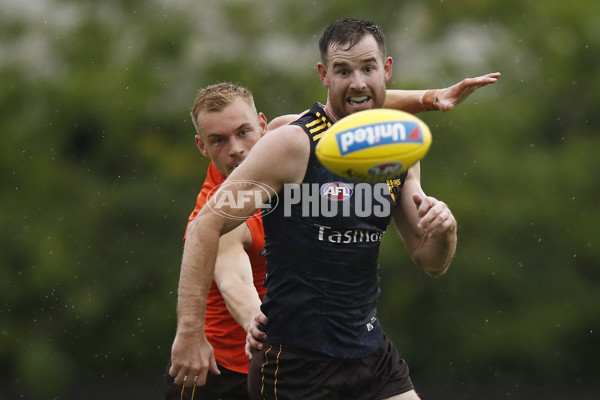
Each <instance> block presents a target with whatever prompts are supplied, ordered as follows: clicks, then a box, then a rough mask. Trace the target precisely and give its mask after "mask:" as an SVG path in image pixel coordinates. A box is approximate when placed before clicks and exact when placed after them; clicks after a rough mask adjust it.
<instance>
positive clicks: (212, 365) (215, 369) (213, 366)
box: [210, 357, 221, 375]
mask: <svg viewBox="0 0 600 400" xmlns="http://www.w3.org/2000/svg"><path fill="white" fill-rule="evenodd" d="M210 372H212V373H213V374H215V375H221V371H219V366H218V365H217V361H216V360H215V358H214V357H211V358H210Z"/></svg>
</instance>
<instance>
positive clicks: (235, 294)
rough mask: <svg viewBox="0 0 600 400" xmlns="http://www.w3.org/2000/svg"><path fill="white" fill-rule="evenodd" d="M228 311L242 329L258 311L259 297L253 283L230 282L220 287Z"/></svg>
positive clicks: (246, 327)
mask: <svg viewBox="0 0 600 400" xmlns="http://www.w3.org/2000/svg"><path fill="white" fill-rule="evenodd" d="M220 291H221V295H222V296H223V299H225V304H226V305H227V309H228V310H229V313H230V314H231V315H232V316H233V318H234V319H235V321H236V322H237V323H238V324H239V325H240V326H241V327H242V328H244V330H248V326H249V325H250V322H251V321H252V319H253V318H254V317H255V316H256V315H258V314H259V313H260V304H261V302H260V298H259V297H258V293H257V292H256V289H255V287H254V285H253V284H243V283H239V284H231V285H227V286H225V287H221V288H220Z"/></svg>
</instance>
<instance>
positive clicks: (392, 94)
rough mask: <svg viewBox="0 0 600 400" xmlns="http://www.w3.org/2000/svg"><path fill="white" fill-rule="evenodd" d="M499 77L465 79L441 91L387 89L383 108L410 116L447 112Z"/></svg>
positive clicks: (494, 73)
mask: <svg viewBox="0 0 600 400" xmlns="http://www.w3.org/2000/svg"><path fill="white" fill-rule="evenodd" d="M499 77H500V73H499V72H493V73H490V74H486V75H482V76H478V77H476V78H465V79H463V80H462V81H460V82H458V83H456V84H454V85H452V86H450V87H447V88H443V89H428V90H398V89H388V91H387V96H386V100H385V104H384V107H385V108H393V109H396V110H402V111H406V112H408V113H411V114H417V113H420V112H423V111H436V110H440V111H449V110H451V109H453V108H454V107H455V106H456V105H457V104H460V103H462V102H463V101H465V99H466V98H467V97H469V95H470V94H471V93H473V92H474V91H475V90H477V89H479V88H481V87H484V86H487V85H490V84H492V83H495V82H496V81H497V80H498V78H499Z"/></svg>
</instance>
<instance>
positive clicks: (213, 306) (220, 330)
mask: <svg viewBox="0 0 600 400" xmlns="http://www.w3.org/2000/svg"><path fill="white" fill-rule="evenodd" d="M224 181H225V177H224V176H223V175H221V173H220V172H219V171H217V169H216V168H215V166H214V165H213V163H212V162H211V163H210V165H209V166H208V171H207V173H206V180H205V181H204V184H203V185H202V189H201V190H200V193H199V194H198V199H197V201H196V208H195V209H194V211H193V212H192V214H191V215H190V217H189V220H188V226H189V223H190V222H191V221H193V220H194V218H196V216H197V215H198V213H199V212H200V209H202V207H203V206H204V204H206V201H207V200H208V199H209V197H210V196H211V195H212V194H214V193H215V192H216V189H215V188H216V187H217V186H219V185H220V184H221V183H223V182H224ZM213 189H215V190H214V191H212V190H213ZM211 191H212V192H211ZM246 225H247V226H248V229H250V233H251V234H252V245H251V246H250V248H249V249H247V250H246V253H247V254H248V258H249V259H250V263H251V265H252V275H253V277H254V286H255V287H256V290H257V292H258V295H259V297H260V299H261V301H262V299H263V296H264V294H265V292H266V288H264V287H263V284H264V279H265V264H266V260H265V258H264V257H263V256H261V255H259V253H261V252H262V250H263V248H264V246H265V234H264V230H263V225H262V218H261V214H260V210H258V211H257V212H256V213H255V214H254V215H253V216H252V218H249V219H248V220H246ZM186 235H187V228H186ZM184 241H185V236H184ZM204 331H205V334H206V338H207V339H208V341H209V343H210V344H211V345H212V346H213V348H214V351H215V359H216V360H217V363H218V364H219V365H221V366H223V367H225V368H227V369H229V370H232V371H236V372H241V373H244V374H247V373H248V358H247V357H246V354H245V353H244V346H245V344H246V331H244V329H243V328H242V327H241V326H240V325H239V324H238V323H237V322H236V321H235V319H233V317H232V316H231V314H230V313H229V311H228V310H227V306H226V305H225V300H224V299H223V296H221V293H220V292H219V289H218V288H217V285H216V283H215V282H214V281H213V283H212V285H211V287H210V290H209V292H208V299H207V303H206V322H205V329H204Z"/></svg>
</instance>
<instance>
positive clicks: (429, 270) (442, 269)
mask: <svg viewBox="0 0 600 400" xmlns="http://www.w3.org/2000/svg"><path fill="white" fill-rule="evenodd" d="M420 267H421V269H422V270H423V272H425V273H426V274H427V275H429V276H433V277H434V278H439V277H440V276H442V275H444V274H445V273H446V272H447V271H448V268H449V267H450V262H448V263H445V264H443V265H421V266H420Z"/></svg>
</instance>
